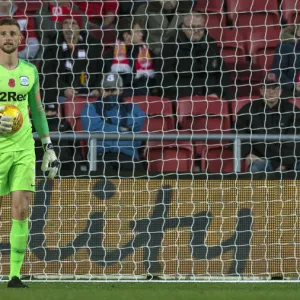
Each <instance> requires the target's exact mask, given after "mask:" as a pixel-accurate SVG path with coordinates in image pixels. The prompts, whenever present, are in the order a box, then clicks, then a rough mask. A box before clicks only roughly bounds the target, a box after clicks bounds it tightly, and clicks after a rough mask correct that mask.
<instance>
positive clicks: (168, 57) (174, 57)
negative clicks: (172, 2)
mask: <svg viewBox="0 0 300 300" xmlns="http://www.w3.org/2000/svg"><path fill="white" fill-rule="evenodd" d="M204 25H205V20H204V17H203V16H202V15H201V14H200V13H193V14H188V15H186V16H185V18H184V22H183V23H182V24H181V25H180V29H181V30H179V31H178V35H176V37H175V38H171V39H169V40H168V41H167V42H165V43H164V45H163V50H162V60H161V61H160V64H158V68H157V85H158V86H163V89H164V96H165V97H168V98H170V99H171V100H177V99H178V98H180V97H185V96H194V95H199V96H215V97H218V98H219V97H221V98H225V99H231V98H232V97H231V95H230V92H229V89H228V87H229V85H230V78H229V75H228V72H225V71H226V68H225V65H224V62H223V59H222V58H221V57H220V52H219V48H218V46H217V43H216V41H215V40H214V39H213V38H212V37H210V36H209V34H208V32H207V31H206V29H205V26H204Z"/></svg>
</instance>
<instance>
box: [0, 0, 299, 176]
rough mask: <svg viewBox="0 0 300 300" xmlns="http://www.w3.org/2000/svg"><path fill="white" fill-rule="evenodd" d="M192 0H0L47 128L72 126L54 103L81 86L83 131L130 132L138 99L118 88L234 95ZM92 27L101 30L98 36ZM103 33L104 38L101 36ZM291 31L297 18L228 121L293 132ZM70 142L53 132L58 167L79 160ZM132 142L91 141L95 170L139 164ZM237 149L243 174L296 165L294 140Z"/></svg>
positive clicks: (135, 127) (169, 94) (295, 84)
mask: <svg viewBox="0 0 300 300" xmlns="http://www.w3.org/2000/svg"><path fill="white" fill-rule="evenodd" d="M194 4H195V3H194V1H191V0H159V1H150V2H149V1H142V0H141V1H123V0H119V1H117V0H103V1H77V0H65V1H63V0H57V1H53V2H48V1H46V2H44V3H43V5H42V6H41V7H40V8H39V9H38V10H37V11H36V12H34V13H32V12H31V13H26V6H25V8H24V7H23V8H19V7H18V3H14V1H6V0H0V16H11V17H14V18H16V19H17V21H18V22H19V24H20V27H21V30H22V34H23V37H24V39H23V43H22V45H21V47H20V49H19V57H20V58H23V59H26V60H29V61H32V62H33V63H35V64H36V65H37V67H38V69H39V71H40V77H41V78H40V82H41V92H42V96H43V101H44V104H45V108H46V112H47V116H48V118H49V124H50V125H51V126H50V129H51V130H52V131H58V132H63V131H69V130H73V129H74V128H73V127H72V125H70V124H69V123H68V122H66V120H64V103H65V101H67V100H68V99H74V97H76V96H78V95H85V96H86V97H93V98H96V99H97V100H96V101H95V102H93V103H92V102H91V103H88V104H86V105H85V106H84V107H83V110H82V112H81V116H80V119H81V122H82V129H83V130H85V131H90V132H91V131H103V132H123V133H126V132H139V131H140V130H141V129H142V128H143V126H144V124H145V118H146V115H145V112H143V111H142V110H141V108H140V107H139V106H138V105H135V104H132V103H127V101H126V98H128V97H137V96H160V97H162V98H168V99H169V100H171V101H172V102H173V108H175V107H176V101H177V99H178V98H181V97H187V96H205V97H210V98H215V99H222V100H223V101H231V100H233V99H235V95H234V93H233V92H232V90H231V89H230V85H231V77H230V76H231V74H230V72H229V71H228V68H227V65H226V62H225V61H224V59H223V58H222V55H221V49H220V45H219V44H218V41H216V40H215V39H214V38H213V37H212V35H210V32H209V30H207V28H206V17H205V15H203V14H202V13H199V12H198V11H194V10H193V7H194ZM110 30H113V31H110ZM94 31H96V32H100V33H101V34H100V37H101V38H100V39H99V38H98V39H97V38H96V37H97V34H96V35H95V34H94ZM111 32H116V36H115V37H114V35H111ZM107 34H109V35H110V36H109V38H108V40H109V39H110V40H111V39H113V43H106V42H105V41H106V38H107ZM98 37H99V36H98ZM299 38H300V27H299V26H298V25H295V26H288V27H286V28H284V29H283V30H282V34H281V41H280V43H279V44H278V46H277V48H276V50H275V55H274V60H273V64H272V72H271V73H269V74H268V76H269V77H268V80H263V82H262V86H261V88H260V100H257V101H256V102H255V104H254V102H253V103H250V104H248V105H246V106H245V107H244V108H243V109H242V110H241V111H240V113H239V114H238V115H237V121H236V123H233V124H232V125H233V127H234V128H235V129H236V130H237V131H238V132H240V133H253V132H259V133H264V134H269V133H276V134H282V133H292V134H297V133H298V127H299V126H300V119H299V117H298V112H299V110H298V109H296V108H295V106H294V105H293V104H291V103H290V102H288V101H287V100H286V98H291V97H297V96H299V95H300V73H299V71H300V55H299V54H300V46H299V45H300V44H299V42H298V41H299ZM271 77H272V78H273V79H272V80H273V81H272V80H271V79H270V78H271ZM249 96H251V95H249ZM124 99H125V100H124ZM274 99H275V100H274ZM272 101H273V102H272ZM274 101H275V102H274ZM271 102H272V103H271ZM174 104H175V105H174ZM174 116H175V118H176V108H175V110H174ZM62 120H64V121H62ZM295 128H296V129H297V130H296V129H295ZM63 143H67V144H63ZM75 144H76V143H74V142H73V143H72V147H68V146H70V144H68V142H65V141H64V142H63V140H62V141H60V143H59V142H58V144H57V146H58V147H62V148H66V149H68V150H66V151H62V150H60V151H59V153H60V160H61V161H62V162H63V163H62V165H63V167H62V171H64V170H69V173H70V174H73V173H74V172H75V171H74V169H75V167H74V166H72V165H71V164H70V160H69V159H68V158H67V157H71V158H72V159H71V161H75V162H76V160H78V161H80V160H84V158H83V157H82V154H81V153H79V151H74V150H73V152H72V153H68V151H70V148H74V147H75V146H76V145H75ZM142 146H143V144H142V143H141V142H137V141H135V142H133V141H131V142H121V141H99V142H98V149H97V150H98V151H97V152H98V161H99V163H98V170H99V174H106V173H107V172H106V171H109V173H110V174H111V173H113V174H115V175H120V174H121V173H122V170H125V169H126V170H129V173H130V176H133V175H134V172H135V170H142V171H145V170H146V169H147V166H145V165H144V162H143V161H142V159H141V157H140V155H141V153H142V151H141V150H140V149H141V148H142ZM75 148H76V147H75ZM242 154H243V157H244V158H245V159H246V163H247V168H248V170H250V171H251V172H253V173H255V172H257V171H265V172H267V171H272V170H280V171H284V170H286V169H297V170H298V169H299V163H298V162H297V157H298V155H299V153H298V145H297V143H296V144H294V143H287V144H285V145H281V144H280V143H279V142H278V143H277V144H276V143H273V146H270V147H269V146H266V144H264V143H257V144H256V145H252V146H251V147H250V144H249V143H245V144H244V145H243V147H242ZM284 157H285V158H284ZM75 165H76V163H75ZM82 170H83V169H82ZM67 173H68V172H67Z"/></svg>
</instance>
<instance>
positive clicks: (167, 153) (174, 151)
mask: <svg viewBox="0 0 300 300" xmlns="http://www.w3.org/2000/svg"><path fill="white" fill-rule="evenodd" d="M193 157H194V156H193V146H192V144H191V143H190V142H189V141H163V142H161V141H148V143H147V147H146V148H145V158H146V160H147V161H148V170H149V172H155V173H170V172H174V173H175V172H176V173H177V172H179V173H184V172H185V173H189V174H190V173H191V172H192V171H193V167H194V160H193Z"/></svg>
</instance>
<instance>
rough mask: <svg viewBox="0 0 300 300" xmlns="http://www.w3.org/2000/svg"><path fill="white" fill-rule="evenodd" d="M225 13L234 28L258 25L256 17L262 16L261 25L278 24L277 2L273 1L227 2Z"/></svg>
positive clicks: (230, 0) (242, 0) (228, 0)
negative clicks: (226, 12)
mask: <svg viewBox="0 0 300 300" xmlns="http://www.w3.org/2000/svg"><path fill="white" fill-rule="evenodd" d="M227 11H228V17H229V19H230V20H231V21H232V24H233V25H234V26H247V27H249V26H251V27H252V26H254V25H258V24H257V20H255V18H256V16H257V15H262V16H263V19H264V20H263V22H262V23H261V25H266V24H270V25H274V24H280V18H279V12H278V7H277V1H274V0H247V1H245V0H227ZM261 21H262V20H261Z"/></svg>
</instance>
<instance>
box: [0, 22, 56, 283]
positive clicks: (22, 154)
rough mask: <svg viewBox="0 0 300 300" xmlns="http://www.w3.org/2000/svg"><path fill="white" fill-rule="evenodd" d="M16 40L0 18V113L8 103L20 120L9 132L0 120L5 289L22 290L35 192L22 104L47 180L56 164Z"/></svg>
mask: <svg viewBox="0 0 300 300" xmlns="http://www.w3.org/2000/svg"><path fill="white" fill-rule="evenodd" d="M21 40H22V36H21V32H20V27H19V24H18V22H17V21H15V20H14V19H11V18H4V19H1V20H0V72H1V78H0V113H1V112H3V111H4V109H5V105H3V104H13V105H15V106H17V107H18V108H19V109H20V111H21V112H22V114H23V119H24V121H23V125H22V127H21V129H20V130H19V131H18V132H16V133H14V134H9V133H10V131H11V130H12V126H13V120H12V118H11V117H9V116H2V118H1V119H0V205H1V196H4V195H7V194H10V195H11V207H12V227H11V232H10V275H9V282H8V287H9V288H26V287H27V286H26V285H25V284H24V283H22V281H21V279H20V270H21V267H22V263H23V260H24V255H25V252H26V248H27V239H28V231H29V230H28V212H29V203H30V199H31V196H32V193H33V192H34V190H35V152H34V140H33V137H32V128H31V122H30V119H29V115H28V106H29V108H30V110H31V113H32V119H33V123H34V126H35V128H36V130H37V132H38V135H39V137H40V138H41V140H42V144H43V147H44V156H43V163H42V170H43V171H48V172H49V173H48V177H49V178H53V177H54V176H55V175H56V173H57V171H58V165H59V163H58V160H57V157H56V155H55V152H54V151H53V149H52V144H51V140H50V137H49V129H48V124H47V119H46V116H45V112H44V109H43V106H42V103H41V97H40V92H39V82H38V72H37V69H36V68H35V66H34V65H32V64H31V63H28V62H26V61H24V60H22V59H18V46H19V45H20V43H21Z"/></svg>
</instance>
